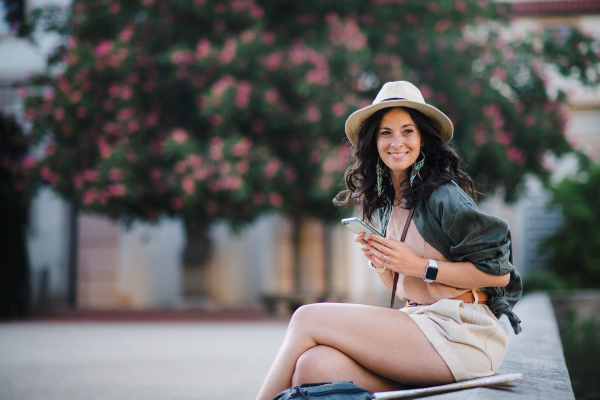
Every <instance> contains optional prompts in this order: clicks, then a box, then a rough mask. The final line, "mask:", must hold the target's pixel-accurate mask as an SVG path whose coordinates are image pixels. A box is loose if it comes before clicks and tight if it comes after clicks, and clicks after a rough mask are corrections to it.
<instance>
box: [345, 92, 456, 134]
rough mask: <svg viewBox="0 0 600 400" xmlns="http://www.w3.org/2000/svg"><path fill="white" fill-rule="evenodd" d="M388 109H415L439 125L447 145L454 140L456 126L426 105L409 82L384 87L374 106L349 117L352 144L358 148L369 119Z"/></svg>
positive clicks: (347, 132) (347, 124) (347, 123)
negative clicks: (361, 132) (379, 111)
mask: <svg viewBox="0 0 600 400" xmlns="http://www.w3.org/2000/svg"><path fill="white" fill-rule="evenodd" d="M388 107H408V108H414V109H415V110H418V111H420V112H422V113H423V114H425V115H426V116H428V117H429V118H431V119H433V120H434V121H436V122H437V123H438V125H439V128H440V132H439V133H440V135H441V137H442V139H443V140H444V141H445V142H446V143H447V142H449V141H450V140H451V139H452V134H453V133H454V126H453V125H452V121H450V118H448V117H447V116H446V114H444V113H443V112H441V111H440V110H438V109H437V108H435V107H434V106H431V105H429V104H427V103H425V99H424V98H423V95H422V94H421V91H420V90H419V89H418V88H417V87H416V86H415V85H413V84H412V83H410V82H407V81H396V82H388V83H386V84H385V85H383V87H382V88H381V90H380V91H379V93H378V94H377V97H375V100H373V104H372V105H370V106H367V107H365V108H361V109H360V110H358V111H355V112H353V113H352V114H351V115H350V116H349V117H348V120H346V135H347V136H348V139H350V143H352V145H354V146H356V139H357V137H358V132H359V131H360V128H361V126H362V124H363V122H364V121H365V120H366V119H367V118H369V117H370V116H371V115H373V113H374V112H376V111H378V110H381V109H382V108H388Z"/></svg>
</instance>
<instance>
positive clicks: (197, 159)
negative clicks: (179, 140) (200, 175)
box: [187, 154, 202, 167]
mask: <svg viewBox="0 0 600 400" xmlns="http://www.w3.org/2000/svg"><path fill="white" fill-rule="evenodd" d="M187 162H188V164H189V165H191V166H192V167H199V166H200V165H201V164H202V156H199V155H198V154H191V155H189V156H188V158H187Z"/></svg>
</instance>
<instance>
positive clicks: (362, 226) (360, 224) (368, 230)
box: [342, 217, 382, 240]
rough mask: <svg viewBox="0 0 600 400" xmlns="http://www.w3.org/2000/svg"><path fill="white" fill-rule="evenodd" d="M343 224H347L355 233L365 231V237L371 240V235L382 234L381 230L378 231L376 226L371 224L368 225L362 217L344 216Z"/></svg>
mask: <svg viewBox="0 0 600 400" xmlns="http://www.w3.org/2000/svg"><path fill="white" fill-rule="evenodd" d="M342 224H343V225H344V226H346V227H347V228H349V229H350V230H351V231H352V232H354V233H361V232H365V238H364V240H369V237H370V236H371V235H379V236H382V235H381V233H379V232H377V231H376V230H375V228H372V227H371V226H369V225H367V224H366V223H365V222H364V221H362V220H361V219H360V218H356V217H353V218H344V219H343V220H342Z"/></svg>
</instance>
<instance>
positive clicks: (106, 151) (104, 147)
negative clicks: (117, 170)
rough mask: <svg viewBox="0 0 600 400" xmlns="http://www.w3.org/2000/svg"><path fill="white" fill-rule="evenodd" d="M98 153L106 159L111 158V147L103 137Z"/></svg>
mask: <svg viewBox="0 0 600 400" xmlns="http://www.w3.org/2000/svg"><path fill="white" fill-rule="evenodd" d="M98 151H99V152H100V155H101V156H102V157H104V158H109V157H110V155H111V149H110V146H109V145H108V142H107V141H106V139H104V138H102V137H101V138H99V139H98Z"/></svg>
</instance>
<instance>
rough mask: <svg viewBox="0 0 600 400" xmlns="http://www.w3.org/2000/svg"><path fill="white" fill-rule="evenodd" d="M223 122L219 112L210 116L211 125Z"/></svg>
mask: <svg viewBox="0 0 600 400" xmlns="http://www.w3.org/2000/svg"><path fill="white" fill-rule="evenodd" d="M222 123H223V117H222V116H221V115H220V114H213V115H211V116H210V124H211V125H212V126H219V125H221V124H222Z"/></svg>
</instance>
